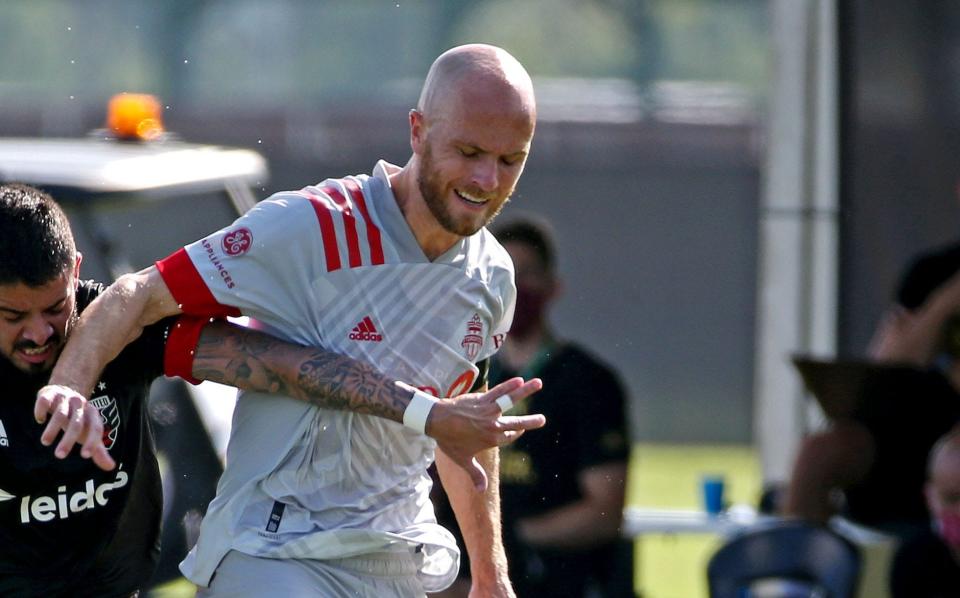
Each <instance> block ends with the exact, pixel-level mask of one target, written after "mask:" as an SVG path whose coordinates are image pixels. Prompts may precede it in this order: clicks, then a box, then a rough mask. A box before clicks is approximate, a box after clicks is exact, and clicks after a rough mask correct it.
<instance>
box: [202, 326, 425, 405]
mask: <svg viewBox="0 0 960 598" xmlns="http://www.w3.org/2000/svg"><path fill="white" fill-rule="evenodd" d="M193 375H194V376H195V377H196V378H199V379H201V380H210V381H211V382H219V383H221V384H226V385H229V386H235V387H237V388H239V389H242V390H252V391H258V392H269V393H276V394H282V395H287V396H290V397H293V398H295V399H299V400H302V401H309V402H311V403H313V404H315V405H317V406H319V407H325V408H327V409H339V410H345V411H353V412H356V413H365V414H368V415H376V416H379V417H383V418H387V419H391V420H393V421H397V422H402V421H403V411H404V409H406V407H407V404H408V403H409V402H410V398H411V396H412V393H411V392H410V391H409V390H405V389H403V388H401V387H399V386H397V385H396V384H395V381H394V380H392V379H391V378H389V377H387V376H385V375H383V374H381V373H380V372H379V371H378V370H376V369H375V368H374V367H373V366H371V365H370V364H368V363H366V362H363V361H360V360H358V359H353V358H351V357H347V356H344V355H339V354H337V353H333V352H331V351H327V350H325V349H321V348H318V347H305V346H302V345H297V344H294V343H289V342H286V341H282V340H280V339H278V338H276V337H273V336H270V335H268V334H265V333H263V332H259V331H256V330H251V329H249V328H244V327H242V326H237V325H234V324H231V323H229V322H213V323H211V324H209V325H207V326H206V327H205V328H204V329H203V332H202V333H201V334H200V340H199V341H198V343H197V348H196V352H195V354H194V359H193Z"/></svg>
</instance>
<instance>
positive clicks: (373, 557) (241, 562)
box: [197, 550, 426, 598]
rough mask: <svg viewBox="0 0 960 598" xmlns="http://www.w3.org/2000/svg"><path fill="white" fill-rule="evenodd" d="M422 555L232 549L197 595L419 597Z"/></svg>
mask: <svg viewBox="0 0 960 598" xmlns="http://www.w3.org/2000/svg"><path fill="white" fill-rule="evenodd" d="M419 559H420V555H419V554H417V553H414V552H412V551H402V552H400V551H397V552H377V553H372V554H364V555H360V556H355V557H350V558H345V559H329V560H312V559H270V558H263V557H255V556H250V555H248V554H244V553H242V552H237V551H235V550H231V551H230V552H228V553H227V556H225V557H224V558H223V560H222V561H220V565H219V566H218V567H217V570H216V573H214V576H213V579H212V580H211V581H210V587H208V588H199V589H198V591H197V596H198V598H227V597H230V598H266V597H271V596H283V597H284V598H301V597H302V598H308V597H309V598H314V597H322V598H328V597H329V598H339V597H340V596H343V597H348V596H349V597H350V598H385V597H393V596H396V597H397V598H415V597H416V598H421V597H423V596H425V595H426V594H425V593H424V590H423V585H422V584H421V583H420V581H419V580H418V579H417V569H418V567H419V563H418V560H419Z"/></svg>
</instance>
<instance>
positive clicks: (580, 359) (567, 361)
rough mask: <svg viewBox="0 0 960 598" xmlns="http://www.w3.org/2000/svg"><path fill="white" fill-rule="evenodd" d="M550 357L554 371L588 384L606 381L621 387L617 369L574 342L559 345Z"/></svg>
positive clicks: (551, 367)
mask: <svg viewBox="0 0 960 598" xmlns="http://www.w3.org/2000/svg"><path fill="white" fill-rule="evenodd" d="M555 351H556V353H555V354H554V356H553V357H552V359H550V363H549V368H550V370H551V371H552V372H556V373H560V374H563V375H568V376H570V378H571V379H572V380H575V381H579V382H584V383H586V384H591V385H595V384H599V383H601V382H602V383H604V384H607V385H612V386H616V387H618V388H620V391H621V392H622V383H621V381H620V377H619V375H618V374H617V372H616V370H615V369H614V368H613V366H611V365H610V364H609V363H607V362H606V361H605V360H604V359H603V358H601V357H599V356H598V355H597V354H596V353H594V352H593V351H591V350H589V349H587V348H585V347H583V346H582V345H579V344H577V343H573V342H565V343H561V344H560V345H558V346H557V347H556V349H555Z"/></svg>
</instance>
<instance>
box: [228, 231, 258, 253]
mask: <svg viewBox="0 0 960 598" xmlns="http://www.w3.org/2000/svg"><path fill="white" fill-rule="evenodd" d="M221 244H222V246H223V251H224V253H226V254H227V255H232V256H237V255H242V254H244V253H246V252H247V251H249V250H250V247H251V246H252V245H253V233H252V232H250V229H249V228H247V227H245V226H241V227H240V228H237V229H234V230H231V231H227V232H226V234H224V235H223V240H222V241H221Z"/></svg>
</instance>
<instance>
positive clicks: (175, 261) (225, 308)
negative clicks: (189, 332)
mask: <svg viewBox="0 0 960 598" xmlns="http://www.w3.org/2000/svg"><path fill="white" fill-rule="evenodd" d="M156 266H157V270H158V271H159V272H160V276H161V277H162V278H163V282H165V283H166V285H167V288H168V289H170V293H171V294H172V295H173V298H174V299H176V300H177V303H178V304H179V305H180V309H181V310H183V313H185V314H189V315H195V316H211V317H224V316H239V315H240V310H239V309H237V308H236V307H233V306H230V305H223V304H222V303H219V302H218V301H217V299H216V297H214V296H213V293H212V292H210V289H209V288H208V287H207V283H205V282H204V281H203V277H202V276H200V272H198V271H197V267H196V266H194V265H193V261H191V260H190V256H189V255H188V254H187V250H186V249H184V248H182V247H181V248H180V249H178V250H177V251H175V252H173V253H172V254H170V255H169V256H167V257H165V258H164V259H162V260H160V261H158V262H156Z"/></svg>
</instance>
